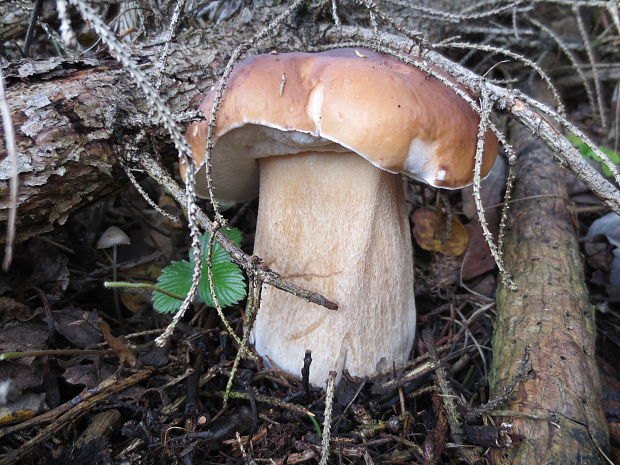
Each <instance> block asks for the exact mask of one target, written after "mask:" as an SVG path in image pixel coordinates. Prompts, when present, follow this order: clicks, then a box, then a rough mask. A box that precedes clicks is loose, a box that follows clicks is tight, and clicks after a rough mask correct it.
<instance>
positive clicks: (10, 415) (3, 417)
mask: <svg viewBox="0 0 620 465" xmlns="http://www.w3.org/2000/svg"><path fill="white" fill-rule="evenodd" d="M44 409H45V394H35V393H28V394H23V395H22V396H20V398H19V399H17V400H16V401H14V402H9V403H8V404H6V405H5V406H2V407H0V426H6V425H12V424H14V423H20V422H22V421H24V420H28V419H29V418H32V417H34V416H35V415H36V414H38V413H40V412H42V411H43V410H44Z"/></svg>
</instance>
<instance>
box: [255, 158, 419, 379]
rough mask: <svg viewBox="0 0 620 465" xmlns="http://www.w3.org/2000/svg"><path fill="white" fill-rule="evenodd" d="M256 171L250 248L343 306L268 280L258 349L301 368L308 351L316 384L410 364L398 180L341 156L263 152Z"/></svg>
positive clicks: (410, 307)
mask: <svg viewBox="0 0 620 465" xmlns="http://www.w3.org/2000/svg"><path fill="white" fill-rule="evenodd" d="M259 170H260V194H259V212H258V220H257V228H256V239H255V244H254V253H255V254H256V255H258V256H260V257H262V258H264V260H265V262H266V264H267V265H268V266H270V267H272V268H273V269H275V270H278V271H279V272H280V273H281V275H282V277H283V278H284V279H286V280H287V281H290V282H293V283H295V284H298V285H300V286H303V287H305V288H307V289H313V290H315V291H317V292H320V293H321V294H323V295H325V296H328V297H329V298H331V299H332V300H334V301H336V302H338V304H339V310H338V311H335V312H334V311H330V310H326V309H321V308H319V307H317V306H315V305H313V304H310V303H307V302H304V301H302V300H301V299H299V298H297V297H295V296H292V295H290V294H287V293H285V292H282V291H280V290H278V289H276V288H274V287H271V286H265V287H264V288H263V294H262V302H261V307H260V310H259V312H258V316H257V319H256V323H255V325H254V330H253V336H254V343H255V346H256V350H257V351H258V353H259V354H261V355H262V356H263V357H265V358H266V359H268V360H271V361H272V362H273V363H274V364H275V366H277V367H279V368H282V369H284V370H286V371H288V372H290V373H298V374H299V373H300V370H301V368H302V366H303V359H304V354H305V352H306V350H308V349H309V350H312V360H313V362H312V365H311V367H310V382H311V383H312V384H314V385H317V386H323V384H324V382H325V379H327V376H328V374H329V372H330V370H336V371H337V372H338V373H339V374H340V373H341V372H342V370H343V369H344V368H346V369H347V370H348V371H349V372H350V373H351V374H352V375H355V376H365V375H372V374H374V373H375V372H376V371H377V370H381V369H385V368H389V367H391V366H392V363H400V362H403V361H405V360H407V358H408V356H409V351H410V350H411V346H412V344H413V339H414V335H415V321H416V316H415V302H414V292H413V291H414V290H413V258H412V246H411V236H410V231H409V224H408V221H407V212H406V206H405V199H404V192H403V185H402V181H401V179H400V176H398V175H394V174H390V173H387V172H385V171H382V170H380V169H378V168H376V167H374V166H373V165H372V164H370V163H369V162H367V161H366V160H365V159H363V158H362V157H360V156H359V155H357V154H354V153H342V152H340V153H334V152H304V153H301V154H296V155H287V156H278V157H269V158H262V159H260V160H259Z"/></svg>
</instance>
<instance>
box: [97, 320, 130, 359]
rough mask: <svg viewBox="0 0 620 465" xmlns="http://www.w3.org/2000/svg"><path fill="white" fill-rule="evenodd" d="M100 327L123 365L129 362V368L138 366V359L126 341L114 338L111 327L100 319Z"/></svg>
mask: <svg viewBox="0 0 620 465" xmlns="http://www.w3.org/2000/svg"><path fill="white" fill-rule="evenodd" d="M99 327H100V328H101V333H102V334H103V338H104V339H105V341H106V342H107V343H108V345H109V346H110V348H111V349H112V350H113V351H114V353H115V354H116V356H117V357H118V360H119V361H120V362H121V364H123V363H125V362H127V364H128V365H129V366H132V367H134V366H136V365H137V364H138V359H137V358H136V356H135V355H134V354H133V352H132V351H131V349H130V348H129V346H128V345H127V344H126V343H125V341H124V340H122V339H121V338H118V337H115V336H113V335H112V332H111V331H110V326H108V324H107V323H106V322H105V321H103V320H102V319H99Z"/></svg>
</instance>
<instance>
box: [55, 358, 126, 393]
mask: <svg viewBox="0 0 620 465" xmlns="http://www.w3.org/2000/svg"><path fill="white" fill-rule="evenodd" d="M115 371H116V370H115V368H114V367H113V366H112V365H110V364H108V363H103V364H102V365H101V367H97V366H96V365H95V364H93V363H89V364H84V365H75V366H72V367H69V368H67V369H66V370H65V372H64V373H63V374H62V377H63V378H64V379H65V381H67V382H68V383H70V384H81V385H84V387H85V388H86V389H93V388H95V387H97V386H98V385H99V383H101V380H102V379H106V378H108V377H110V376H112V375H113V374H114V372H115Z"/></svg>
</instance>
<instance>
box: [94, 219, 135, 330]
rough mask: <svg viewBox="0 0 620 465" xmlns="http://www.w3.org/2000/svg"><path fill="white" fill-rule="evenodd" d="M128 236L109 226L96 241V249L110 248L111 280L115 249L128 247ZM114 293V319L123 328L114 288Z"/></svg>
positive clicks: (113, 275)
mask: <svg viewBox="0 0 620 465" xmlns="http://www.w3.org/2000/svg"><path fill="white" fill-rule="evenodd" d="M130 242H131V241H130V239H129V236H128V235H127V234H125V232H124V231H123V230H122V229H121V228H119V227H117V226H110V227H109V228H108V229H106V230H105V231H104V232H103V234H102V235H101V237H100V238H99V240H98V241H97V248H98V249H109V248H110V247H112V280H113V281H116V248H117V247H118V246H119V245H129V243H130ZM112 290H113V292H114V308H115V309H116V317H117V318H118V320H119V321H120V323H121V325H122V326H124V324H125V322H124V320H123V314H122V312H121V306H120V304H119V302H118V290H117V289H116V288H113V289H112Z"/></svg>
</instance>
